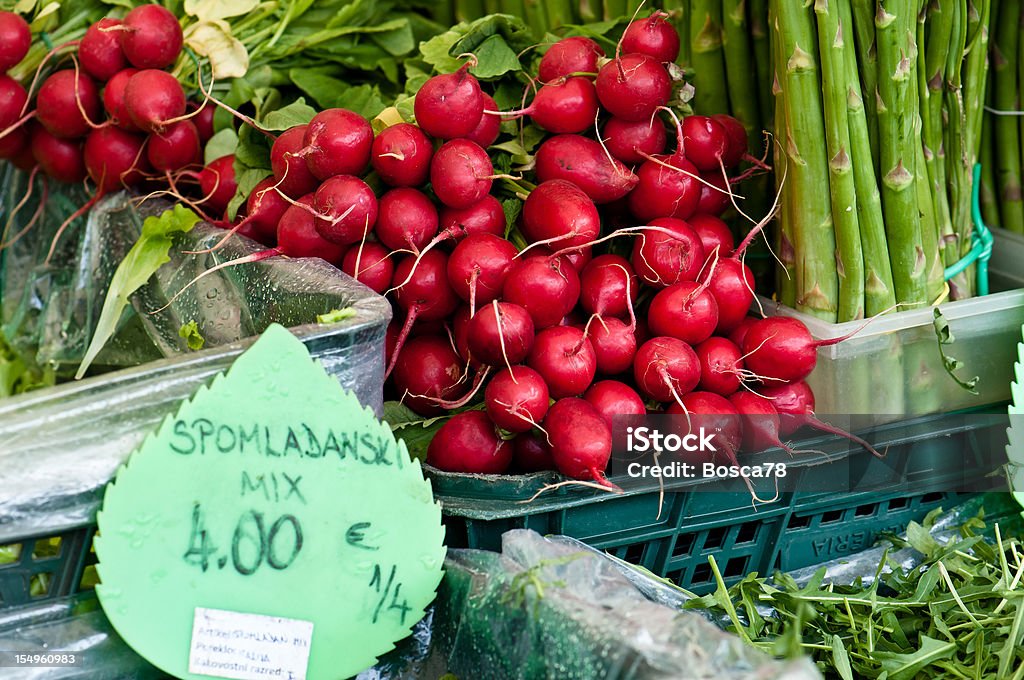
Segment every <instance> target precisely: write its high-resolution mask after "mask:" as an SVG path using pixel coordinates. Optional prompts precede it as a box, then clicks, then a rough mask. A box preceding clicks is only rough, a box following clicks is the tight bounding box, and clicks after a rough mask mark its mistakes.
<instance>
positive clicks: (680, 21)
mask: <svg viewBox="0 0 1024 680" xmlns="http://www.w3.org/2000/svg"><path fill="white" fill-rule="evenodd" d="M661 8H662V9H663V10H665V11H666V12H668V14H669V17H670V19H669V20H670V21H671V22H672V25H673V26H674V27H675V29H676V33H678V34H679V35H680V38H681V39H680V41H679V59H678V60H677V62H676V63H678V64H679V65H680V66H689V65H690V47H691V46H690V0H664V1H663V2H662V3H661Z"/></svg>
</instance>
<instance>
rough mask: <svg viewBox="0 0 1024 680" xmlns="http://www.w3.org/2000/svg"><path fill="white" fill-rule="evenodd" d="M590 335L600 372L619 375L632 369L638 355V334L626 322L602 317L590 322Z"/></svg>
mask: <svg viewBox="0 0 1024 680" xmlns="http://www.w3.org/2000/svg"><path fill="white" fill-rule="evenodd" d="M589 335H590V342H591V343H592V344H593V345H594V354H595V356H596V357H597V371H598V372H599V373H603V374H605V375H618V374H619V373H623V372H625V371H628V370H629V369H630V367H631V366H632V365H633V358H634V357H635V356H636V334H635V333H634V332H633V329H632V328H630V327H629V326H628V325H627V324H626V323H624V322H622V321H620V320H619V319H614V318H607V319H600V320H597V321H594V322H592V323H591V324H590V331H589Z"/></svg>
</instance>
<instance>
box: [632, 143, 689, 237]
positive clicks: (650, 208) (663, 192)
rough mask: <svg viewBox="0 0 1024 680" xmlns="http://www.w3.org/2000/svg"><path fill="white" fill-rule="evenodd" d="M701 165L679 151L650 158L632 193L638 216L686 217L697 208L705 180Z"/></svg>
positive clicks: (634, 209) (642, 218) (634, 207)
mask: <svg viewBox="0 0 1024 680" xmlns="http://www.w3.org/2000/svg"><path fill="white" fill-rule="evenodd" d="M696 175H697V168H696V167H694V165H693V164H692V163H690V161H688V160H686V158H684V157H683V156H680V155H679V154H676V155H673V156H667V157H662V158H660V159H658V160H648V161H646V162H645V163H644V164H643V165H641V166H640V169H639V170H637V177H638V178H639V179H638V181H637V184H636V188H635V189H633V191H632V192H631V193H630V194H629V209H630V211H632V213H633V215H634V217H636V218H637V219H638V220H642V221H644V222H650V221H651V220H653V219H655V218H657V217H675V218H678V219H681V220H685V219H686V218H688V217H689V216H690V215H692V214H694V213H695V212H696V211H697V204H698V203H699V202H700V189H701V183H700V181H699V180H697V179H694V177H695V176H696Z"/></svg>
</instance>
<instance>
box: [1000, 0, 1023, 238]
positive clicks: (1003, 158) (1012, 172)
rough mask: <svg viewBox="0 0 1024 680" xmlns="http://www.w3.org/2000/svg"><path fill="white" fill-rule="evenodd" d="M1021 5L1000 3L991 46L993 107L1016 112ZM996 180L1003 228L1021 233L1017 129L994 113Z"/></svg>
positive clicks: (1010, 121)
mask: <svg viewBox="0 0 1024 680" xmlns="http://www.w3.org/2000/svg"><path fill="white" fill-rule="evenodd" d="M1020 14H1021V7H1020V4H1018V3H1016V2H1007V1H1005V0H1004V2H1002V3H1000V6H999V18H998V20H997V22H996V35H995V45H994V46H993V49H992V69H993V71H994V72H995V80H994V81H993V84H994V88H995V91H994V93H993V95H994V96H993V103H994V105H995V108H996V109H999V110H1002V111H1016V110H1017V108H1018V107H1019V102H1018V92H1017V49H1018V41H1019V40H1020V33H1019V30H1020V29H1019V26H1020ZM994 133H995V142H996V146H995V148H996V179H997V182H998V186H999V189H998V191H999V215H1000V217H1001V218H1002V227H1003V228H1004V229H1010V230H1011V231H1016V232H1024V203H1022V202H1021V184H1020V173H1021V166H1020V162H1021V156H1020V130H1019V128H1018V127H1017V121H1016V120H1015V119H1014V117H1013V116H1006V115H998V114H996V116H995V125H994Z"/></svg>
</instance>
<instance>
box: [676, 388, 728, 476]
mask: <svg viewBox="0 0 1024 680" xmlns="http://www.w3.org/2000/svg"><path fill="white" fill-rule="evenodd" d="M682 402H683V403H682V404H678V403H672V404H669V407H668V408H667V409H665V413H666V414H669V415H685V416H686V418H687V422H688V425H689V427H688V428H687V430H688V431H689V432H698V431H699V430H700V428H702V427H703V428H704V430H705V432H713V433H714V435H715V438H714V440H713V445H714V446H715V448H716V449H718V451H717V453H721V454H722V455H723V457H724V458H725V459H726V460H727V461H728V462H735V461H736V452H737V451H739V450H740V446H742V445H743V421H742V419H741V418H740V414H739V411H737V410H736V407H735V406H733V405H732V402H731V401H729V400H728V399H726V398H725V397H723V396H721V395H718V394H715V393H713V392H690V393H689V394H687V395H686V396H684V397H683V400H682ZM683 407H685V410H684V408H683ZM715 457H716V458H717V455H716V456H715Z"/></svg>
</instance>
